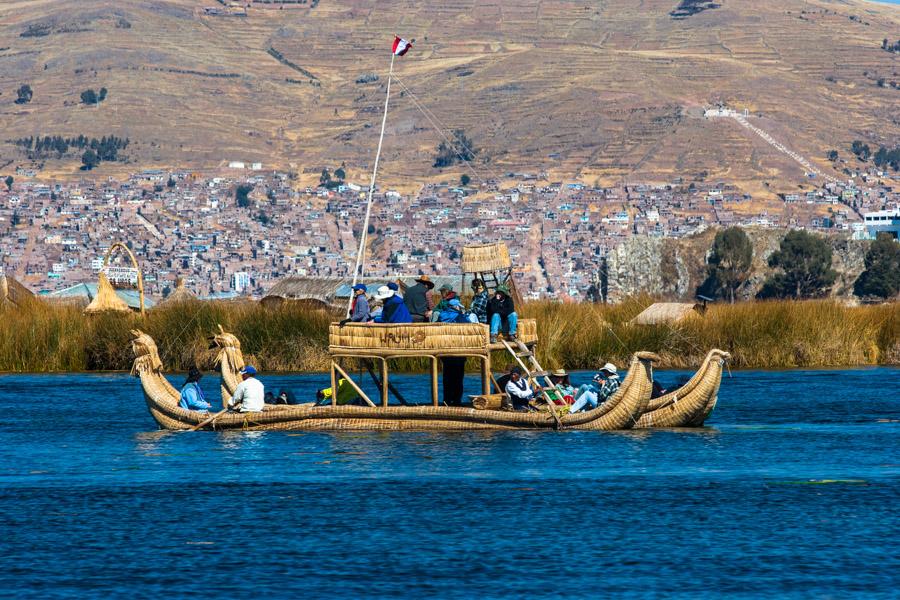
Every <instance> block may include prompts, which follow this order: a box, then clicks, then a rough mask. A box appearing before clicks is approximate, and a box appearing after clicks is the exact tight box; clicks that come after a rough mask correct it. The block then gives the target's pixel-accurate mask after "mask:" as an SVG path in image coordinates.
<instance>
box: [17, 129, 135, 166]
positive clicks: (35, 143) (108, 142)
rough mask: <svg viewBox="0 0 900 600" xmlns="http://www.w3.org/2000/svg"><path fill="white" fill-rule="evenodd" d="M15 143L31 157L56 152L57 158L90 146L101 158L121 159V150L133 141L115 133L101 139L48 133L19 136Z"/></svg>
mask: <svg viewBox="0 0 900 600" xmlns="http://www.w3.org/2000/svg"><path fill="white" fill-rule="evenodd" d="M14 143H15V145H16V146H19V147H20V148H22V149H23V150H25V152H26V153H27V155H28V157H29V158H31V159H36V158H47V157H49V156H51V155H53V154H56V158H62V157H63V156H64V155H65V154H67V153H68V152H69V150H70V149H71V148H76V149H78V150H85V149H88V148H90V149H91V150H93V151H94V152H95V153H96V154H97V157H98V158H99V159H100V160H119V158H120V157H119V150H124V149H125V148H127V147H128V144H129V143H131V141H130V140H129V139H128V138H120V137H116V136H114V135H105V136H103V137H102V138H100V139H97V138H88V137H85V136H83V135H79V136H78V137H73V138H64V137H62V136H60V135H54V136H52V137H51V136H49V135H47V136H44V137H41V136H37V137H27V138H19V139H17V140H15V141H14ZM82 156H83V155H82Z"/></svg>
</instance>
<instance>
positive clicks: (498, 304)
mask: <svg viewBox="0 0 900 600" xmlns="http://www.w3.org/2000/svg"><path fill="white" fill-rule="evenodd" d="M487 316H488V323H490V325H491V343H492V344H494V343H496V342H497V335H498V334H499V333H500V329H501V328H502V329H503V334H504V335H505V336H507V339H509V340H510V341H511V342H514V341H516V330H517V326H518V323H519V315H517V314H516V307H515V306H514V305H513V299H512V297H511V296H510V295H509V286H507V285H506V284H502V285H498V286H497V291H496V292H495V293H494V296H493V297H492V298H491V299H490V300H489V301H488V306H487Z"/></svg>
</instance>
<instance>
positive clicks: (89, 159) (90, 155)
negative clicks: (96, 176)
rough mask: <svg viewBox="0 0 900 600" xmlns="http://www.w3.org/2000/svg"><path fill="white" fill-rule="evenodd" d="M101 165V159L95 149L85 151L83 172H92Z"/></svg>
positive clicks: (82, 157)
mask: <svg viewBox="0 0 900 600" xmlns="http://www.w3.org/2000/svg"><path fill="white" fill-rule="evenodd" d="M99 164H100V157H99V156H97V152H96V151H95V150H94V149H93V148H88V149H87V150H85V151H84V154H82V155H81V165H82V166H81V170H82V171H90V170H91V169H93V168H94V167H96V166H97V165H99Z"/></svg>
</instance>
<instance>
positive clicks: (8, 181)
mask: <svg viewBox="0 0 900 600" xmlns="http://www.w3.org/2000/svg"><path fill="white" fill-rule="evenodd" d="M14 181H15V179H13V176H12V175H7V176H6V179H4V180H3V183H5V184H6V191H7V192H11V191H12V186H13V182H14Z"/></svg>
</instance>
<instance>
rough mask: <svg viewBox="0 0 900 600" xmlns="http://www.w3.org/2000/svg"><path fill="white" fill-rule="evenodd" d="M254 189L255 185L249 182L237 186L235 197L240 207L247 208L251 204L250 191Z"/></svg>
mask: <svg viewBox="0 0 900 600" xmlns="http://www.w3.org/2000/svg"><path fill="white" fill-rule="evenodd" d="M252 191H253V186H252V185H250V184H247V183H242V184H241V185H239V186H237V187H236V188H235V190H234V199H235V200H236V201H237V205H238V207H240V208H247V207H248V206H250V192H252Z"/></svg>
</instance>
